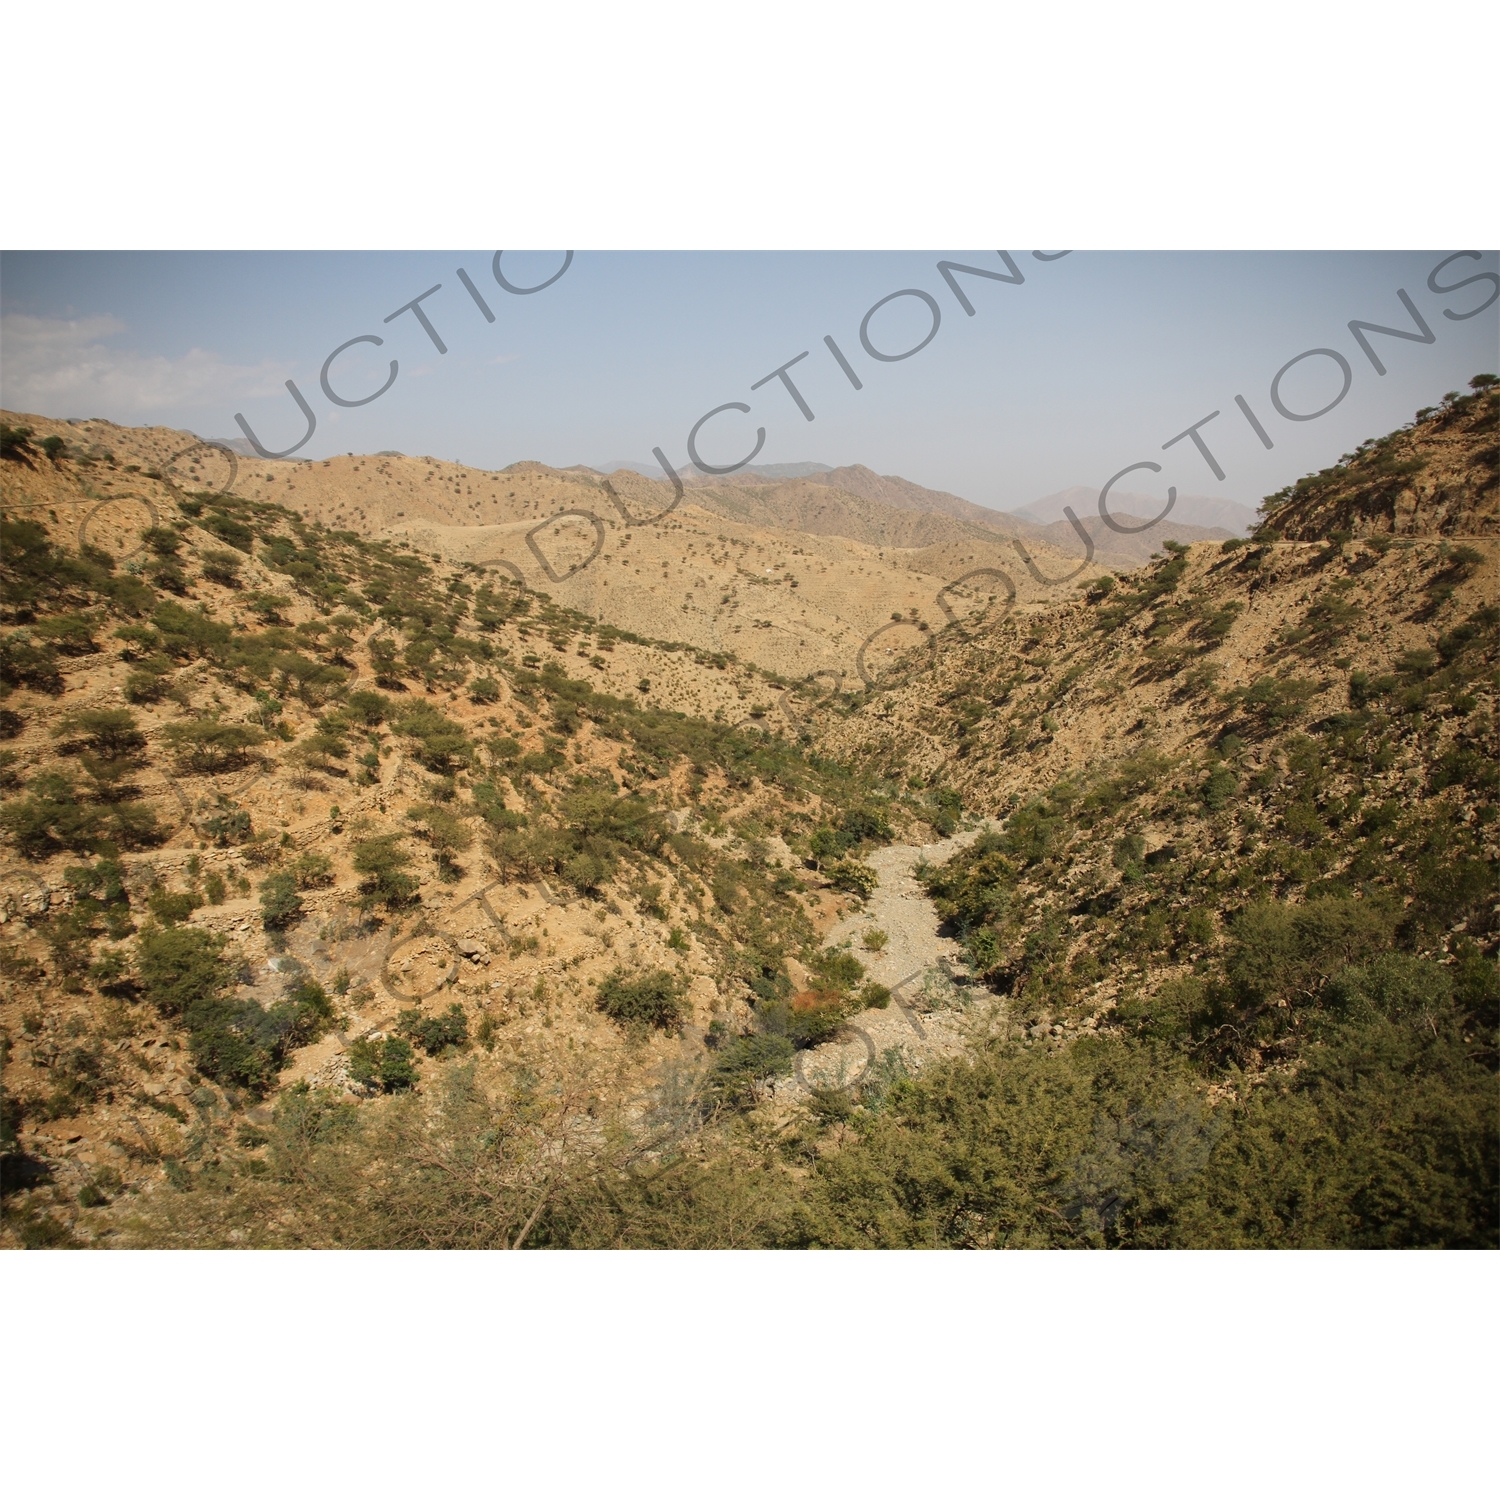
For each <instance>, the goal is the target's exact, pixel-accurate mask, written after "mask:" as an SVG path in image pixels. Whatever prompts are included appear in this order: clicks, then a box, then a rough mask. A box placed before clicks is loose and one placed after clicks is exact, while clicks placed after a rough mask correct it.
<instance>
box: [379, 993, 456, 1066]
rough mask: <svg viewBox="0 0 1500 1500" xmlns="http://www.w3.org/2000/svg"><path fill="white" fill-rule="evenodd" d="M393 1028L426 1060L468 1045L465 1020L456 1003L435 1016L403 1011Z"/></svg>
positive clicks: (416, 1011)
mask: <svg viewBox="0 0 1500 1500" xmlns="http://www.w3.org/2000/svg"><path fill="white" fill-rule="evenodd" d="M396 1025H397V1027H398V1029H399V1030H400V1031H401V1032H402V1033H404V1034H405V1035H406V1036H407V1037H409V1038H410V1039H411V1040H412V1041H413V1042H415V1043H416V1044H417V1046H419V1047H420V1048H421V1049H422V1050H423V1051H424V1052H426V1053H427V1054H428V1056H429V1057H436V1056H437V1054H438V1053H439V1052H441V1051H443V1050H444V1048H447V1047H466V1046H468V1044H469V1020H468V1017H467V1016H466V1015H465V1014H464V1008H463V1006H461V1005H458V1004H456V1003H455V1004H452V1005H450V1006H449V1007H448V1009H447V1010H446V1011H444V1012H443V1014H442V1015H438V1016H425V1015H423V1014H422V1012H421V1011H420V1010H403V1011H402V1012H401V1014H400V1015H399V1016H397V1017H396Z"/></svg>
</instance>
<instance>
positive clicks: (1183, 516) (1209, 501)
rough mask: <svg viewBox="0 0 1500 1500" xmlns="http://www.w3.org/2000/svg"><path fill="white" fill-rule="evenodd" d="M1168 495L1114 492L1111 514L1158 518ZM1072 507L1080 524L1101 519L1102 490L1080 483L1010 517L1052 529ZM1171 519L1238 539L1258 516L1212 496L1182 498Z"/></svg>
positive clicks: (1023, 508)
mask: <svg viewBox="0 0 1500 1500" xmlns="http://www.w3.org/2000/svg"><path fill="white" fill-rule="evenodd" d="M1166 503H1167V502H1166V497H1165V496H1157V497H1155V498H1153V497H1152V496H1150V495H1134V494H1130V493H1128V492H1127V491H1124V490H1120V491H1111V492H1110V498H1109V509H1110V514H1111V515H1115V514H1120V513H1126V512H1128V513H1129V514H1130V515H1134V516H1140V517H1142V518H1144V517H1146V516H1154V515H1158V514H1160V512H1161V509H1162V507H1163V506H1164V505H1165V504H1166ZM1069 505H1071V506H1072V507H1073V513H1074V514H1075V515H1076V516H1077V517H1078V519H1079V520H1080V521H1083V520H1086V519H1087V518H1088V517H1089V516H1093V517H1094V518H1095V519H1096V520H1097V519H1098V516H1099V491H1098V490H1096V489H1091V488H1090V487H1089V486H1087V485H1082V484H1076V485H1074V486H1073V487H1072V488H1071V489H1066V490H1058V492H1057V493H1056V494H1055V495H1045V496H1043V497H1042V499H1040V500H1033V501H1032V502H1031V503H1030V504H1029V505H1022V506H1018V507H1017V508H1016V509H1015V510H1012V511H1008V512H1006V514H1007V515H1012V516H1019V517H1020V518H1021V519H1022V520H1025V521H1035V522H1036V523H1037V524H1038V525H1040V526H1050V525H1051V524H1052V523H1053V522H1054V521H1061V520H1064V519H1065V517H1064V515H1063V508H1064V506H1069ZM1168 519H1169V520H1171V521H1175V522H1177V524H1178V525H1181V526H1204V527H1210V528H1212V527H1218V528H1219V529H1220V530H1223V531H1229V532H1233V533H1234V535H1235V536H1248V535H1249V534H1250V533H1251V532H1252V531H1254V530H1255V524H1256V513H1255V511H1253V510H1252V509H1251V508H1250V507H1249V506H1248V505H1241V504H1240V503H1239V501H1237V500H1221V499H1218V498H1216V497H1214V496H1211V495H1179V496H1178V497H1177V503H1176V504H1175V505H1174V506H1173V507H1172V512H1171V515H1170V516H1169V517H1168Z"/></svg>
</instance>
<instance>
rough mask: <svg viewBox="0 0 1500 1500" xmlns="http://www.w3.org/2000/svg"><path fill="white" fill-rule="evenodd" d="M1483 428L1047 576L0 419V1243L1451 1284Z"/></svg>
mask: <svg viewBox="0 0 1500 1500" xmlns="http://www.w3.org/2000/svg"><path fill="white" fill-rule="evenodd" d="M1497 411H1500V397H1497V395H1496V392H1495V386H1494V382H1493V379H1492V378H1491V377H1477V378H1476V380H1475V382H1474V383H1473V386H1472V389H1471V391H1470V392H1469V393H1467V394H1458V393H1453V394H1452V395H1451V396H1450V397H1448V398H1445V399H1444V402H1443V403H1442V404H1441V405H1440V406H1438V407H1434V408H1430V409H1429V410H1428V411H1427V412H1426V413H1425V414H1424V415H1423V416H1421V417H1419V419H1418V420H1417V421H1415V422H1414V423H1412V424H1409V425H1408V426H1407V427H1405V428H1402V429H1398V430H1397V431H1396V432H1394V433H1391V434H1389V435H1388V436H1387V437H1386V438H1383V439H1381V440H1380V441H1379V442H1376V443H1370V444H1366V445H1364V446H1362V448H1361V449H1360V451H1359V452H1358V453H1356V454H1354V455H1351V456H1346V459H1345V460H1344V461H1341V463H1340V464H1338V465H1335V466H1333V467H1331V468H1330V469H1328V470H1325V471H1324V472H1323V473H1322V474H1319V475H1310V476H1307V477H1306V478H1305V479H1304V480H1302V481H1299V482H1298V483H1296V484H1295V485H1292V486H1289V487H1288V488H1287V490H1285V491H1283V492H1281V493H1280V494H1278V495H1275V496H1271V497H1269V498H1268V499H1267V501H1266V502H1265V504H1264V506H1263V508H1262V512H1261V516H1260V519H1259V522H1258V525H1257V528H1256V530H1255V532H1254V533H1253V534H1252V535H1251V536H1250V537H1248V538H1247V537H1244V536H1241V535H1238V534H1236V533H1235V532H1234V531H1232V530H1231V529H1229V528H1217V529H1212V530H1209V529H1205V528H1194V527H1191V526H1179V527H1175V528H1174V527H1172V526H1170V525H1165V524H1164V527H1163V528H1162V529H1161V530H1160V531H1153V532H1152V533H1150V534H1144V535H1143V536H1141V537H1133V538H1122V537H1113V534H1106V532H1105V529H1104V528H1103V527H1102V525H1101V524H1100V523H1099V521H1098V517H1097V515H1095V516H1094V517H1092V519H1090V518H1089V517H1087V516H1083V515H1082V514H1081V513H1080V519H1081V521H1082V522H1083V524H1084V525H1085V529H1086V530H1088V532H1089V539H1090V540H1089V547H1090V550H1092V551H1093V554H1094V555H1093V557H1092V559H1088V560H1086V559H1085V558H1084V556H1083V555H1082V553H1083V547H1082V545H1081V543H1079V541H1078V540H1077V537H1076V534H1075V533H1074V531H1073V528H1072V527H1071V525H1070V524H1069V523H1068V522H1066V521H1063V522H1050V523H1047V524H1046V525H1042V524H1038V523H1036V522H1032V521H1027V520H1025V519H1024V518H1022V519H1017V518H1014V517H1006V516H1000V515H998V513H994V512H987V513H985V514H983V515H976V514H975V513H976V512H979V511H980V510H981V508H980V507H974V506H969V505H968V502H965V501H963V500H961V499H959V497H956V496H946V495H942V494H940V493H939V492H934V491H928V490H923V489H922V488H921V487H920V486H916V485H912V484H910V483H909V482H908V481H905V480H899V479H896V478H894V477H890V476H878V475H875V474H873V472H872V471H870V470H868V469H863V468H860V467H859V466H849V467H848V468H845V469H838V470H824V471H821V472H815V473H811V474H806V475H802V476H800V477H777V476H754V475H752V476H743V479H742V481H740V480H738V479H737V481H736V482H719V481H714V482H711V483H710V482H706V481H704V480H702V478H701V476H700V477H699V478H697V479H693V480H688V479H687V478H686V476H680V477H681V478H682V479H683V480H684V482H683V485H682V488H681V489H680V490H679V489H678V488H677V487H676V486H674V485H673V484H672V483H670V482H668V481H658V480H652V479H650V478H647V477H645V476H643V475H640V474H637V473H634V472H632V471H630V470H626V469H618V470H616V471H615V472H614V473H613V474H611V475H607V476H606V475H603V474H599V473H597V472H595V471H593V470H587V469H582V468H575V469H551V468H548V467H546V466H544V465H541V464H533V463H522V464H516V465H513V466H511V467H510V468H508V469H505V470H502V471H499V472H498V473H486V472H482V471H478V470H473V469H467V468H464V467H463V466H461V465H453V464H446V463H441V462H437V461H434V460H431V459H421V458H411V457H406V456H403V455H398V454H375V455H347V456H345V457H344V458H342V459H329V460H318V461H316V462H308V463H296V462H284V461H262V460H259V459H256V460H250V459H246V458H242V457H239V456H237V455H232V454H230V453H228V452H226V451H225V450H224V449H221V448H214V447H212V446H205V445H203V444H201V443H200V442H199V441H198V440H197V439H195V438H194V437H193V436H192V434H188V433H181V432H174V431H170V430H167V429H161V428H143V429H130V428H122V427H116V426H114V425H113V424H109V423H102V422H89V423H62V422H54V421H50V420H48V419H45V418H40V417H34V416H26V415H23V414H11V413H7V414H5V418H4V420H5V424H6V452H5V456H4V461H3V470H0V475H3V483H4V489H3V496H0V499H3V513H4V522H3V538H0V539H3V544H4V546H3V552H4V556H3V561H0V566H3V585H4V598H3V609H4V622H3V636H0V672H3V690H4V699H3V702H0V730H3V736H4V737H3V739H0V795H3V797H4V801H3V804H0V837H3V839H4V841H5V842H4V847H3V853H0V916H3V922H0V1033H3V1039H4V1053H5V1057H4V1079H5V1131H6V1138H5V1142H4V1153H5V1187H4V1191H5V1205H6V1206H5V1221H4V1222H5V1227H4V1234H5V1236H6V1238H7V1240H8V1242H9V1243H11V1244H15V1245H35V1246H45V1245H60V1244H76V1245H89V1246H94V1245H97V1246H100V1247H105V1246H110V1245H121V1246H126V1245H136V1246H147V1245H155V1246H210V1245H222V1246H234V1245H261V1246H312V1245H346V1246H354V1245H372V1246H373V1245H381V1246H398V1245H400V1246H413V1247H415V1246H424V1247H436V1246H492V1247H493V1246H503V1247H517V1248H518V1247H522V1246H531V1245H538V1246H540V1245H551V1246H569V1245H571V1246H580V1247H582V1246H606V1245H619V1246H626V1245H630V1246H667V1245H671V1246H681V1247H693V1246H710V1245H712V1246H731V1245H765V1246H769V1245H776V1246H785V1247H793V1246H815V1245H823V1246H844V1247H850V1246H862V1245H868V1246H924V1245H948V1246H973V1247H998V1246H1043V1245H1079V1246H1098V1247H1106V1246H1110V1247H1113V1246H1121V1247H1124V1246H1166V1245H1196V1246H1209V1245H1216V1246H1228V1245H1244V1246H1314V1245H1345V1246H1352V1245H1366V1246H1376V1245H1387V1246H1415V1245H1438V1244H1441V1245H1454V1246H1458V1245H1465V1246H1470V1245H1492V1244H1493V1243H1495V1238H1496V1234H1497V1233H1500V1228H1497V1223H1496V1217H1495V1212H1494V1189H1495V1185H1496V1180H1497V1173H1496V1149H1495V1148H1496V1142H1495V1128H1494V1120H1495V1105H1496V1102H1497V1091H1496V1083H1495V1080H1496V1068H1497V1044H1496V1023H1497V1014H1496V1010H1497V997H1500V984H1497V981H1496V977H1495V953H1496V943H1497V939H1500V927H1497V907H1496V904H1495V894H1494V893H1495V876H1496V872H1497V861H1500V844H1497V837H1500V835H1497V831H1496V829H1497V819H1496V800H1495V792H1496V770H1495V755H1494V726H1495V715H1496V712H1497V705H1496V692H1497V686H1500V684H1497V678H1496V672H1497V667H1500V610H1497V609H1496V607H1495V603H1494V601H1495V599H1496V597H1497V593H1500V578H1497V566H1500V565H1497V558H1496V540H1497V538H1500V502H1497V495H1500V480H1497V473H1496V447H1495V431H1496V422H1497ZM1226 516H1227V518H1228V519H1233V517H1232V516H1229V515H1228V514H1227V513H1226ZM1126 542H1128V543H1129V544H1130V549H1132V550H1115V551H1110V550H1109V548H1110V547H1111V546H1114V547H1117V548H1119V547H1121V544H1124V543H1126ZM1137 549H1138V550H1137Z"/></svg>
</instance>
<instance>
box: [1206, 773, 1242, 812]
mask: <svg viewBox="0 0 1500 1500" xmlns="http://www.w3.org/2000/svg"><path fill="white" fill-rule="evenodd" d="M1239 789H1240V784H1239V779H1238V778H1237V777H1236V776H1235V774H1234V772H1233V771H1231V770H1230V769H1229V767H1228V766H1215V767H1214V768H1213V770H1212V771H1210V772H1209V773H1208V779H1207V780H1206V781H1205V782H1204V783H1203V785H1202V787H1201V788H1200V789H1199V793H1198V795H1199V796H1200V797H1202V799H1203V805H1204V806H1205V807H1206V808H1208V810H1209V811H1210V812H1222V811H1223V810H1224V808H1226V807H1227V806H1228V805H1229V800H1230V798H1231V797H1233V796H1234V795H1235V793H1236V792H1238V791H1239Z"/></svg>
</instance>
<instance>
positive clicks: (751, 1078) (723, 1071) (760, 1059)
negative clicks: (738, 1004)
mask: <svg viewBox="0 0 1500 1500" xmlns="http://www.w3.org/2000/svg"><path fill="white" fill-rule="evenodd" d="M795 1056H796V1048H795V1047H794V1046H793V1045H792V1042H791V1039H790V1038H789V1037H785V1036H774V1035H766V1034H759V1035H755V1036H737V1037H734V1038H732V1039H731V1040H730V1041H728V1042H726V1043H724V1045H723V1046H722V1047H720V1049H719V1055H718V1056H717V1057H716V1058H715V1059H714V1065H713V1067H712V1069H711V1070H710V1072H709V1089H710V1092H711V1094H713V1095H716V1096H718V1097H720V1098H722V1099H724V1100H725V1101H726V1102H730V1103H739V1104H746V1103H751V1102H753V1100H754V1098H755V1097H756V1095H757V1094H758V1092H759V1089H760V1086H761V1085H762V1084H763V1083H764V1082H765V1081H766V1080H767V1079H770V1078H776V1077H780V1076H781V1075H783V1074H786V1073H790V1072H791V1071H792V1060H793V1058H794V1057H795Z"/></svg>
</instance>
